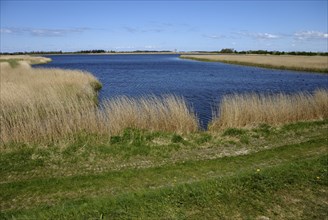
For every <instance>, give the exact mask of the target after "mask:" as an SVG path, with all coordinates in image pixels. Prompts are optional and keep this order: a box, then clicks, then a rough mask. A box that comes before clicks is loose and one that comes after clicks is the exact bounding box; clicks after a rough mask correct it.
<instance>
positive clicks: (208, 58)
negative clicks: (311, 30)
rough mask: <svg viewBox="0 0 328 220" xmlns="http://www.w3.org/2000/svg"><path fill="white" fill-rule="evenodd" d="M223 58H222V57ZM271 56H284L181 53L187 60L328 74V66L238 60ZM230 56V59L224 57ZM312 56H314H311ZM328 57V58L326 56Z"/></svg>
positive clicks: (182, 57) (181, 56)
mask: <svg viewBox="0 0 328 220" xmlns="http://www.w3.org/2000/svg"><path fill="white" fill-rule="evenodd" d="M220 56H221V57H222V59H221V57H220ZM246 56H248V57H252V58H255V57H265V58H267V57H270V58H274V59H276V58H275V57H278V58H282V56H281V57H279V56H276V55H275V56H269V55H211V56H207V55H199V56H198V55H196V56H193V55H180V58H181V59H186V60H195V61H202V62H220V63H226V64H234V65H242V66H254V67H261V68H268V69H279V70H292V71H301V72H315V73H322V74H328V67H327V68H315V67H299V66H292V65H290V66H288V65H281V64H272V63H264V62H263V63H259V62H251V61H243V60H238V58H240V57H246ZM226 57H228V58H229V60H228V59H224V58H226ZM286 57H288V58H295V59H297V58H304V57H306V56H291V55H286V56H285V55H284V58H286ZM309 57H312V58H313V56H309ZM230 58H236V59H230ZM326 59H328V58H326Z"/></svg>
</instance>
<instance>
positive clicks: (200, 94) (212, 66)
mask: <svg viewBox="0 0 328 220" xmlns="http://www.w3.org/2000/svg"><path fill="white" fill-rule="evenodd" d="M48 57H50V58H51V59H52V60H53V61H52V62H51V63H48V64H44V65H41V67H56V68H63V69H80V70H86V71H89V72H91V73H92V74H93V75H95V76H96V77H97V78H98V79H99V80H100V81H101V83H102V84H103V88H102V90H101V92H100V98H101V99H107V98H113V97H117V96H122V95H126V96H130V97H140V96H146V95H165V94H175V95H179V96H183V97H184V98H185V99H186V100H187V102H188V103H189V104H190V105H191V106H192V107H193V109H194V110H195V112H196V113H197V115H198V117H199V118H200V120H201V123H202V126H206V125H207V123H208V121H209V120H210V118H211V115H212V109H213V108H214V107H215V106H216V105H217V104H218V102H219V101H220V99H221V97H222V96H223V95H225V94H231V93H249V92H257V93H266V94H268V93H269V94H271V93H278V92H284V93H295V92H298V91H308V92H313V91H314V90H315V89H317V88H326V89H328V75H323V74H313V73H304V72H296V71H286V70H271V69H264V68H257V67H246V66H238V65H230V64H223V63H213V62H198V61H190V60H183V59H180V58H179V56H178V55H59V56H56V55H54V56H48ZM36 66H38V65H36Z"/></svg>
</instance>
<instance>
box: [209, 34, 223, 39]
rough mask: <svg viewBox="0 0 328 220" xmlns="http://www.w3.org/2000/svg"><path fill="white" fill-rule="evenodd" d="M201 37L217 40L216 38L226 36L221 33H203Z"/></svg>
mask: <svg viewBox="0 0 328 220" xmlns="http://www.w3.org/2000/svg"><path fill="white" fill-rule="evenodd" d="M203 37H205V38H209V39H213V40H218V39H222V38H225V37H226V36H225V35H222V34H219V35H215V34H213V35H207V34H204V35H203Z"/></svg>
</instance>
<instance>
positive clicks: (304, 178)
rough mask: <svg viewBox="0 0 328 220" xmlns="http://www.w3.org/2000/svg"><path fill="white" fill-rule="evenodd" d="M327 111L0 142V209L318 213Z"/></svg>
mask: <svg viewBox="0 0 328 220" xmlns="http://www.w3.org/2000/svg"><path fill="white" fill-rule="evenodd" d="M327 128H328V123H327V121H318V122H303V123H296V124H290V125H286V126H282V127H270V126H268V125H266V126H263V125H262V126H260V127H256V128H254V129H243V130H240V129H239V130H238V129H235V130H234V131H233V132H232V130H231V129H228V130H224V131H222V132H218V133H207V132H202V133H193V134H189V135H181V136H179V135H177V134H174V133H171V132H167V133H165V132H147V131H140V130H131V129H128V130H126V131H125V132H124V133H123V134H122V135H119V136H114V137H112V138H110V139H108V138H107V137H103V136H98V135H90V134H80V135H79V136H78V137H76V139H75V140H76V141H75V142H74V143H71V144H70V145H66V146H65V145H60V144H53V145H48V146H42V145H29V144H23V143H22V144H15V145H11V146H7V148H5V149H2V152H1V155H0V165H1V167H2V169H1V171H0V172H1V176H2V178H1V183H0V190H1V200H0V201H1V217H2V218H18V219H31V218H34V219H35V218H37V219H49V218H61V219H80V218H105V219H112V218H114V219H127V218H142V219H154V218H156V219H157V218H161V217H162V216H163V213H164V214H165V216H166V217H167V218H169V219H181V218H189V219H199V218H209V219H213V218H221V219H245V218H246V219H247V218H250V219H256V218H259V219H260V218H261V217H262V218H264V217H267V218H270V219H271V218H273V219H276V218H277V219H284V218H291V219H313V218H318V219H324V218H325V217H327V216H326V215H327V213H326V209H327V208H328V207H327V203H326V199H327V189H328V185H327V183H328V182H327V153H328V152H327V144H328V142H327V137H326V132H327Z"/></svg>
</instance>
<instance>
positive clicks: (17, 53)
mask: <svg viewBox="0 0 328 220" xmlns="http://www.w3.org/2000/svg"><path fill="white" fill-rule="evenodd" d="M172 52H173V51H170V50H160V51H159V50H135V51H119V52H118V51H114V50H79V51H74V52H63V51H61V50H60V51H30V52H12V53H8V52H3V53H2V52H0V55H34V54H35V55H37V54H39V55H40V54H82V53H83V54H85V53H172Z"/></svg>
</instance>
